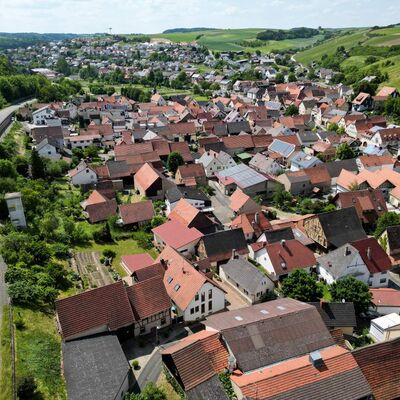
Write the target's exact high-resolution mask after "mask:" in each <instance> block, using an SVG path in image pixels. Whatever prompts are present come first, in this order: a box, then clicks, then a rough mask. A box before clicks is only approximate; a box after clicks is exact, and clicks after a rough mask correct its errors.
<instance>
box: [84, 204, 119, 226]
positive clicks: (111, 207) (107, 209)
mask: <svg viewBox="0 0 400 400" xmlns="http://www.w3.org/2000/svg"><path fill="white" fill-rule="evenodd" d="M117 207H118V204H117V202H116V200H115V199H112V200H108V201H106V202H104V203H97V204H91V205H88V206H87V207H86V210H85V211H86V212H87V214H88V216H89V221H90V222H91V223H92V224H94V223H96V222H100V221H106V220H107V219H108V218H109V217H112V216H113V215H115V214H116V213H117Z"/></svg>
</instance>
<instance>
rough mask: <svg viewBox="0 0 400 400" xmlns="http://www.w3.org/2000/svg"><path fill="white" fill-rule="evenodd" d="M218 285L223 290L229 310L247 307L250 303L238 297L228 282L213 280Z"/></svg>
mask: <svg viewBox="0 0 400 400" xmlns="http://www.w3.org/2000/svg"><path fill="white" fill-rule="evenodd" d="M215 282H216V283H217V285H218V286H220V287H221V288H222V289H224V290H225V292H226V294H225V304H226V308H227V309H228V310H229V311H231V310H238V309H239V308H244V307H249V306H250V304H249V303H247V302H246V301H245V300H244V299H243V298H242V297H240V296H239V295H238V294H237V293H236V291H235V289H233V288H232V286H230V285H229V284H228V283H226V282H223V281H215Z"/></svg>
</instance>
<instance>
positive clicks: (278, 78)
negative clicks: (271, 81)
mask: <svg viewBox="0 0 400 400" xmlns="http://www.w3.org/2000/svg"><path fill="white" fill-rule="evenodd" d="M275 82H276V83H284V82H285V75H283V74H282V72H278V73H277V74H276V76H275Z"/></svg>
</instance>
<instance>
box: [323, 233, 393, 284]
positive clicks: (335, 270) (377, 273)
mask: <svg viewBox="0 0 400 400" xmlns="http://www.w3.org/2000/svg"><path fill="white" fill-rule="evenodd" d="M317 262H318V263H317V271H318V273H319V275H320V277H321V278H322V279H324V280H325V281H326V282H327V283H328V284H329V285H331V284H332V283H334V282H336V281H338V280H339V279H341V278H344V277H346V276H353V277H354V278H356V279H358V280H360V281H361V282H364V283H365V284H367V285H368V286H370V287H372V288H379V287H387V286H388V284H389V274H388V272H389V271H390V270H391V268H392V263H391V261H390V258H389V257H388V256H387V254H386V253H385V251H384V250H383V249H382V247H381V246H380V245H379V243H378V242H377V240H376V239H374V238H367V239H361V240H356V241H354V242H351V243H347V244H345V245H343V246H341V247H339V248H338V249H336V250H333V251H331V252H329V253H328V254H326V255H324V256H322V257H319V258H318V259H317Z"/></svg>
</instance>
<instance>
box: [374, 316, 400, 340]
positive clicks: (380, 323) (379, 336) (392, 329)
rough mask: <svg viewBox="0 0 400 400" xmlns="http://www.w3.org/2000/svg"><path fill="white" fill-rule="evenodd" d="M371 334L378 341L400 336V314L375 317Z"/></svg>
mask: <svg viewBox="0 0 400 400" xmlns="http://www.w3.org/2000/svg"><path fill="white" fill-rule="evenodd" d="M369 334H370V335H371V336H372V338H373V339H374V340H375V341H376V342H385V341H387V340H391V339H396V338H398V337H400V315H399V314H395V313H393V314H388V315H384V316H383V317H379V318H375V319H373V320H372V321H371V325H370V327H369Z"/></svg>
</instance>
